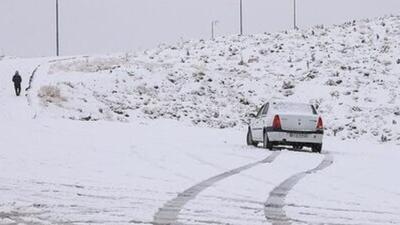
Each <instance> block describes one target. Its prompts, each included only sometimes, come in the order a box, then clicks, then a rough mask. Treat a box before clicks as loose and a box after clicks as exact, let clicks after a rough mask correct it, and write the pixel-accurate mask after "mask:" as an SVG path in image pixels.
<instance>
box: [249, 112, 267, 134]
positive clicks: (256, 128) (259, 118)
mask: <svg viewBox="0 0 400 225" xmlns="http://www.w3.org/2000/svg"><path fill="white" fill-rule="evenodd" d="M267 105H268V104H265V105H263V106H262V107H261V109H260V110H259V111H258V113H257V115H256V118H255V119H254V123H253V126H252V134H253V139H254V140H255V141H262V139H263V128H264V121H263V120H264V119H263V113H264V112H265V109H266V106H267Z"/></svg>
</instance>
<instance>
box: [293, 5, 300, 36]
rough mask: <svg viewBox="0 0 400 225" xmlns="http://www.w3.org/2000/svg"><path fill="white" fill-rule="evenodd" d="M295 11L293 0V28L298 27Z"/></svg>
mask: <svg viewBox="0 0 400 225" xmlns="http://www.w3.org/2000/svg"><path fill="white" fill-rule="evenodd" d="M296 11H297V9H296V0H293V29H295V30H297V29H299V28H298V27H297V18H296V17H297V15H296Z"/></svg>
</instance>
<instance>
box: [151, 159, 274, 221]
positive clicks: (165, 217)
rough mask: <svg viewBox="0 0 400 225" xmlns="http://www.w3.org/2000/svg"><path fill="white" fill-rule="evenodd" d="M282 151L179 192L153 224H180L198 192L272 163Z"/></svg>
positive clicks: (156, 216)
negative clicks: (184, 209) (243, 172)
mask: <svg viewBox="0 0 400 225" xmlns="http://www.w3.org/2000/svg"><path fill="white" fill-rule="evenodd" d="M279 154H280V152H273V153H272V154H271V155H270V156H268V157H267V158H266V159H264V160H261V161H258V162H254V163H250V164H247V165H244V166H242V167H239V168H236V169H233V170H229V171H227V172H224V173H221V174H219V175H216V176H214V177H211V178H209V179H207V180H205V181H202V182H200V183H198V184H196V185H194V186H192V187H190V188H188V189H186V190H185V191H184V192H181V193H179V194H178V196H177V197H176V198H174V199H172V200H170V201H168V202H167V203H165V204H164V206H163V207H162V208H160V209H159V210H158V212H157V213H156V214H155V215H154V218H153V222H152V224H154V225H174V224H179V223H178V222H177V221H178V216H179V213H180V212H181V210H182V209H183V207H184V206H185V205H186V204H187V203H188V202H189V201H190V200H192V199H194V198H195V197H196V196H197V195H198V194H200V193H201V192H202V191H204V190H205V189H207V188H208V187H210V186H212V185H213V184H215V183H217V182H219V181H221V180H224V179H226V178H228V177H231V176H233V175H236V174H238V173H240V172H242V171H245V170H248V169H250V168H252V167H254V166H257V165H259V164H263V163H272V162H273V161H274V160H275V159H276V157H278V155H279Z"/></svg>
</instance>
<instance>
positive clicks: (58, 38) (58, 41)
mask: <svg viewBox="0 0 400 225" xmlns="http://www.w3.org/2000/svg"><path fill="white" fill-rule="evenodd" d="M58 10H59V8H58V0H56V54H57V56H60V36H59V18H58V16H59V12H58Z"/></svg>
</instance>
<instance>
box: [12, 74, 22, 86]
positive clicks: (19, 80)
mask: <svg viewBox="0 0 400 225" xmlns="http://www.w3.org/2000/svg"><path fill="white" fill-rule="evenodd" d="M12 81H13V82H14V84H20V83H21V82H22V78H21V76H20V75H19V74H15V75H14V76H13V79H12Z"/></svg>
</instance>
